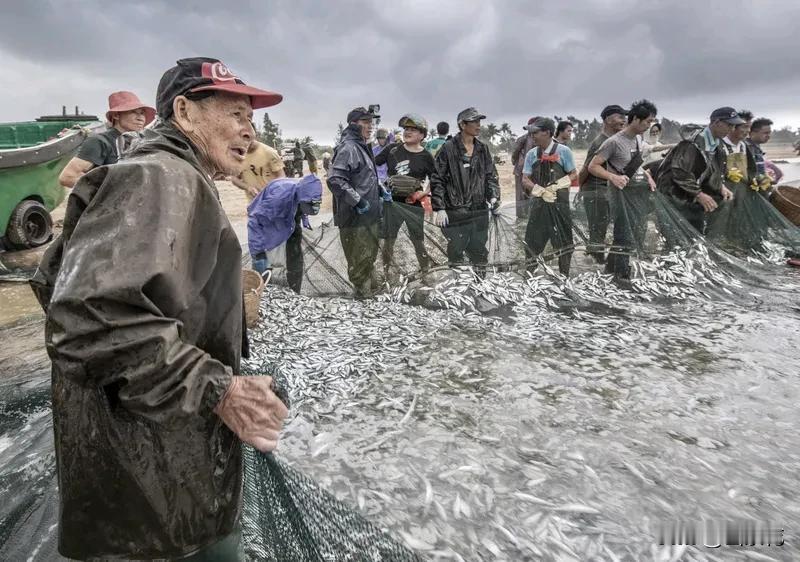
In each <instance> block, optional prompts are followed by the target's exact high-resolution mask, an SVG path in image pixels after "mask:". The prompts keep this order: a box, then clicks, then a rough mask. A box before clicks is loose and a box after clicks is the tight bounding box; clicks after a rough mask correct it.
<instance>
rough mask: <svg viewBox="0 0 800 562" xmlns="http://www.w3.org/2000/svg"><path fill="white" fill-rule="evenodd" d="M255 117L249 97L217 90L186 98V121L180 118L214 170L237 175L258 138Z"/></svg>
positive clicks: (203, 159)
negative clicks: (212, 92) (252, 144)
mask: <svg viewBox="0 0 800 562" xmlns="http://www.w3.org/2000/svg"><path fill="white" fill-rule="evenodd" d="M252 119H253V108H252V106H251V105H250V98H249V97H247V96H242V95H236V94H228V93H225V92H218V93H216V94H214V95H213V96H211V97H209V98H206V99H203V100H200V101H196V102H193V101H188V100H187V111H186V119H185V121H186V122H185V123H184V122H181V119H179V120H178V122H179V125H180V126H181V128H182V129H183V131H184V133H186V135H187V136H188V137H189V139H190V140H191V141H192V142H193V143H194V145H195V146H196V147H197V149H198V151H199V152H200V158H201V160H202V161H203V162H204V163H205V165H207V166H208V167H210V168H211V170H210V171H211V172H212V173H213V172H217V171H219V172H222V173H224V174H228V175H238V174H239V173H240V172H241V171H242V168H243V166H244V158H245V155H246V154H247V150H248V149H249V148H250V143H251V142H252V141H253V139H254V138H255V131H254V130H253V126H252V124H251V121H252Z"/></svg>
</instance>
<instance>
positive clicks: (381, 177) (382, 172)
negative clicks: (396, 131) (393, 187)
mask: <svg viewBox="0 0 800 562" xmlns="http://www.w3.org/2000/svg"><path fill="white" fill-rule="evenodd" d="M393 142H394V135H392V134H390V135H389V138H388V139H387V140H386V144H385V145H383V146H381V145H379V144H378V143H377V142H376V143H375V144H373V145H372V156H373V157H375V156H377V155H378V154H380V153H381V152H382V151H383V149H384V148H386V147H387V146H391V144H392V143H393ZM375 169H376V170H377V172H378V183H379V184H381V185H384V184H385V183H386V180H388V179H389V165H388V164H383V165H382V166H378V165H377V164H376V165H375Z"/></svg>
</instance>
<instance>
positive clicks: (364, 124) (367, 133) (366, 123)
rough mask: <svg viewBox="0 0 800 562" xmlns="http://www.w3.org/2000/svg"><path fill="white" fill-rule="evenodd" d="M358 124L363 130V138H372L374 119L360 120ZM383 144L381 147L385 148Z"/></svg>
mask: <svg viewBox="0 0 800 562" xmlns="http://www.w3.org/2000/svg"><path fill="white" fill-rule="evenodd" d="M356 123H358V126H359V127H360V128H361V138H363V139H364V140H368V139H369V138H370V137H371V136H372V118H371V117H369V118H367V119H359V120H358V121H356ZM383 144H386V141H384V142H383ZM383 144H381V146H383Z"/></svg>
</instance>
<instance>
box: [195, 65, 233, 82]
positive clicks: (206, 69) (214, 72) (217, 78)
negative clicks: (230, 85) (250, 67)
mask: <svg viewBox="0 0 800 562" xmlns="http://www.w3.org/2000/svg"><path fill="white" fill-rule="evenodd" d="M202 73H203V78H210V79H211V80H212V81H213V82H214V83H215V84H218V83H220V82H233V81H234V80H236V79H237V78H238V76H236V75H235V74H234V73H233V72H231V71H230V69H229V68H228V67H227V66H225V65H224V64H222V63H221V62H204V63H203V69H202Z"/></svg>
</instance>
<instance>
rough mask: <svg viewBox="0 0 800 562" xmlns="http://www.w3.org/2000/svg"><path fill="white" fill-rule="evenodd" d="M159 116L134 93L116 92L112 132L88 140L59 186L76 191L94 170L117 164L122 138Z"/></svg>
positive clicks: (110, 98) (110, 101)
mask: <svg viewBox="0 0 800 562" xmlns="http://www.w3.org/2000/svg"><path fill="white" fill-rule="evenodd" d="M155 116H156V110H155V109H153V108H152V107H150V106H148V105H145V104H143V103H142V102H141V101H140V100H139V98H138V96H137V95H136V94H134V93H133V92H114V93H113V94H111V95H110V96H108V111H107V112H106V121H107V122H108V129H107V130H106V131H104V132H102V133H100V134H97V135H94V136H92V137H89V138H88V139H86V142H84V143H83V144H82V145H81V147H80V148H79V149H78V154H77V155H76V156H75V158H73V159H72V160H70V161H69V163H68V164H67V167H66V168H64V171H62V172H61V175H60V176H59V178H58V181H59V183H61V185H63V186H64V187H69V188H72V187H75V184H76V183H77V182H78V179H80V177H81V176H82V175H83V174H85V173H86V172H88V171H89V170H91V169H92V168H96V167H97V166H108V165H109V164H115V163H116V162H117V160H119V155H120V153H121V152H122V140H123V139H122V134H123V133H128V132H132V131H141V130H142V129H144V128H145V126H147V124H148V123H150V122H151V121H152V120H153V119H154V118H155Z"/></svg>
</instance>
